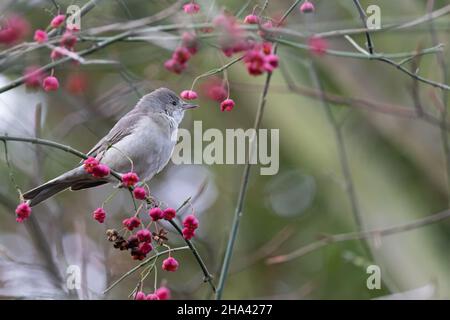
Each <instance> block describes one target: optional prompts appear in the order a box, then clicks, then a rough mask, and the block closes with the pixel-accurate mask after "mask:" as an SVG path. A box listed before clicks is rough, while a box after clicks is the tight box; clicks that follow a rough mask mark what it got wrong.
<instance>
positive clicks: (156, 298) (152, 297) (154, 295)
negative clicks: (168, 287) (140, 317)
mask: <svg viewBox="0 0 450 320" xmlns="http://www.w3.org/2000/svg"><path fill="white" fill-rule="evenodd" d="M145 300H160V299H159V297H158V295H156V294H154V293H150V294H148V295H147V297H146V298H145Z"/></svg>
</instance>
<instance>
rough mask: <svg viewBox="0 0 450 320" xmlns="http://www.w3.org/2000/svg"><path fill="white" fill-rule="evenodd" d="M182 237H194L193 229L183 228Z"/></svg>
mask: <svg viewBox="0 0 450 320" xmlns="http://www.w3.org/2000/svg"><path fill="white" fill-rule="evenodd" d="M182 232H183V238H185V239H186V240H191V239H192V238H193V237H195V229H189V228H183V231H182Z"/></svg>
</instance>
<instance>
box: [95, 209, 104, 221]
mask: <svg viewBox="0 0 450 320" xmlns="http://www.w3.org/2000/svg"><path fill="white" fill-rule="evenodd" d="M92 216H93V218H94V219H95V220H97V221H98V222H100V223H103V222H104V221H105V218H106V212H105V210H103V208H97V209H95V211H94V213H93V214H92Z"/></svg>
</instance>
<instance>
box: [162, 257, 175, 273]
mask: <svg viewBox="0 0 450 320" xmlns="http://www.w3.org/2000/svg"><path fill="white" fill-rule="evenodd" d="M178 266H179V263H178V261H177V260H176V259H175V258H173V257H168V258H167V259H165V260H164V261H163V264H162V268H163V270H166V271H170V272H175V271H177V269H178Z"/></svg>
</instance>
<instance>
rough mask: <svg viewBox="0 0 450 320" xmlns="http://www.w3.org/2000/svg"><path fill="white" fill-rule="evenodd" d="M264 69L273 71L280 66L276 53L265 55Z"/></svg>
mask: <svg viewBox="0 0 450 320" xmlns="http://www.w3.org/2000/svg"><path fill="white" fill-rule="evenodd" d="M265 60H266V62H265V63H264V69H265V70H266V71H268V72H272V71H273V70H274V69H276V68H277V67H278V56H277V55H275V54H269V55H267V56H266V57H265Z"/></svg>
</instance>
